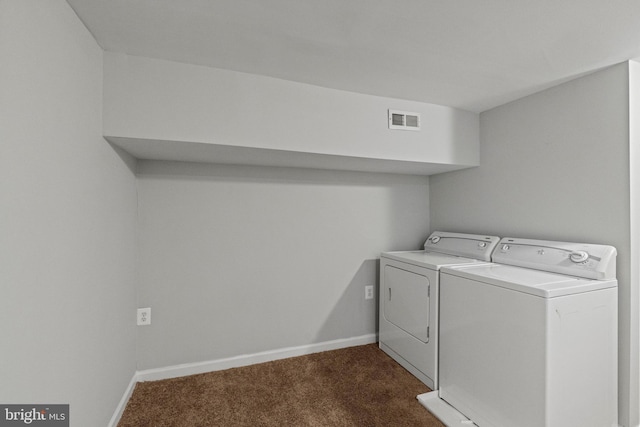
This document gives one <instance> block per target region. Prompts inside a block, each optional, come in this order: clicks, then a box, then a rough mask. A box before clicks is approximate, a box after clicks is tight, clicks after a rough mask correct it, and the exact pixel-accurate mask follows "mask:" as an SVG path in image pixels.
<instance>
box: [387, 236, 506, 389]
mask: <svg viewBox="0 0 640 427" xmlns="http://www.w3.org/2000/svg"><path fill="white" fill-rule="evenodd" d="M499 240H500V239H499V238H498V237H495V236H480V235H472V234H461V233H450V232H440V231H436V232H433V233H432V234H431V235H430V236H429V238H428V239H427V241H426V242H425V244H424V250H420V251H403V252H384V253H382V254H381V256H380V310H379V347H380V349H382V350H383V351H384V352H385V353H387V354H388V355H389V356H391V357H392V358H393V359H395V360H396V361H397V362H398V363H399V364H400V365H402V366H403V367H404V368H405V369H407V370H408V371H409V372H411V373H412V374H413V375H415V376H416V377H417V378H418V379H420V380H421V381H422V382H423V383H425V384H426V385H427V386H428V387H430V388H431V389H432V390H433V389H435V388H437V387H438V281H439V270H440V268H442V267H444V266H453V265H461V264H479V263H486V262H489V261H490V256H491V252H492V250H493V249H494V248H495V246H496V245H497V244H498V242H499Z"/></svg>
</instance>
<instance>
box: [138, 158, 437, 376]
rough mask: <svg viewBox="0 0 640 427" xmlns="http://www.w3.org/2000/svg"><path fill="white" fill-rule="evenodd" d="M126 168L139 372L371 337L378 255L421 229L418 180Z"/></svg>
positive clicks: (171, 165) (424, 229) (415, 237)
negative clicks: (132, 183)
mask: <svg viewBox="0 0 640 427" xmlns="http://www.w3.org/2000/svg"><path fill="white" fill-rule="evenodd" d="M138 167H139V169H138V171H139V181H138V192H139V215H140V220H139V227H140V231H139V232H140V286H139V296H138V298H139V300H138V304H139V306H140V307H147V306H148V307H151V308H152V324H151V325H150V326H146V327H141V328H139V330H138V333H139V345H138V352H139V353H138V367H139V368H140V369H149V368H155V367H162V366H168V365H175V364H179V363H188V362H199V361H207V360H215V359H219V358H224V357H230V356H237V355H241V354H251V353H256V352H260V351H266V350H272V349H279V348H285V347H291V346H300V345H306V344H312V343H317V342H323V341H329V340H334V339H340V338H350V337H356V336H360V335H365V334H370V333H375V332H376V324H377V317H376V307H377V303H376V300H375V299H374V300H366V301H365V300H364V287H365V285H370V284H371V285H376V284H377V271H378V262H377V257H378V256H379V253H380V252H381V251H384V250H400V249H410V248H415V249H417V248H419V247H420V246H421V245H422V244H423V242H424V239H425V238H426V237H427V234H428V224H429V215H428V211H429V205H428V199H429V192H428V178H427V177H418V176H402V175H383V174H368V173H355V172H333V171H319V170H310V169H307V170H303V169H287V168H262V167H243V166H216V165H206V164H194V163H178V162H156V161H144V162H140V164H139V165H138Z"/></svg>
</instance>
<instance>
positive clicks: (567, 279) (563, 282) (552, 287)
mask: <svg viewBox="0 0 640 427" xmlns="http://www.w3.org/2000/svg"><path fill="white" fill-rule="evenodd" d="M447 275H450V276H457V277H462V278H465V279H469V280H474V281H477V282H481V283H484V284H488V285H493V286H499V287H501V288H505V289H511V290H514V291H518V292H524V293H527V294H531V295H536V296H539V297H542V298H554V297H559V296H563V295H572V294H577V293H582V292H589V291H595V290H599V289H606V288H614V287H616V286H618V282H617V281H616V280H615V279H610V280H592V279H585V278H581V277H574V276H567V275H564V274H557V273H552V272H548V271H540V270H532V269H529V268H523V267H515V266H511V265H504V264H495V263H494V264H479V265H461V266H453V267H444V268H443V269H442V270H441V277H440V281H441V282H440V283H441V286H442V284H443V283H445V281H446V280H447V279H445V278H446V277H447Z"/></svg>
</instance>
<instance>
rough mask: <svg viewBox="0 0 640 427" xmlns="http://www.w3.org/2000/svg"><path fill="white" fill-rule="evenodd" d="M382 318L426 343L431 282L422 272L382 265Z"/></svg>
mask: <svg viewBox="0 0 640 427" xmlns="http://www.w3.org/2000/svg"><path fill="white" fill-rule="evenodd" d="M383 274H384V281H383V283H384V294H383V295H382V296H381V297H382V298H384V302H383V307H384V317H385V318H386V319H387V320H388V321H389V322H391V323H393V324H394V325H396V326H397V327H399V328H400V329H402V330H404V331H406V332H407V333H409V334H411V335H413V336H414V337H416V338H417V339H419V340H420V341H422V342H425V343H426V342H429V311H430V309H429V306H430V304H429V297H430V293H431V292H430V285H431V283H430V281H429V278H428V277H427V276H425V275H422V274H418V273H415V272H411V271H408V270H404V269H402V268H398V267H394V266H392V265H385V266H384V272H383Z"/></svg>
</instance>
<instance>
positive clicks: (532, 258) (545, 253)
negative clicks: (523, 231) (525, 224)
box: [491, 237, 617, 280]
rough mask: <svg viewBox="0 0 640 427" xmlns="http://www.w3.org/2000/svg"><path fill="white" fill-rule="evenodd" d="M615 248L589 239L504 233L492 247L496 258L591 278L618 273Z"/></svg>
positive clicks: (498, 260) (507, 262)
mask: <svg viewBox="0 0 640 427" xmlns="http://www.w3.org/2000/svg"><path fill="white" fill-rule="evenodd" d="M616 254H617V252H616V249H615V248H614V247H613V246H607V245H594V244H587V243H569V242H554V241H549V240H531V239H517V238H510V237H505V238H503V239H502V240H500V243H499V244H498V245H497V247H496V249H495V250H494V251H493V254H492V256H491V259H492V261H493V262H497V263H500V264H507V265H515V266H520V267H527V268H533V269H536V270H543V271H551V272H555V273H562V274H566V275H569V276H577V277H584V278H590V279H599V280H603V279H614V278H615V277H616Z"/></svg>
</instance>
